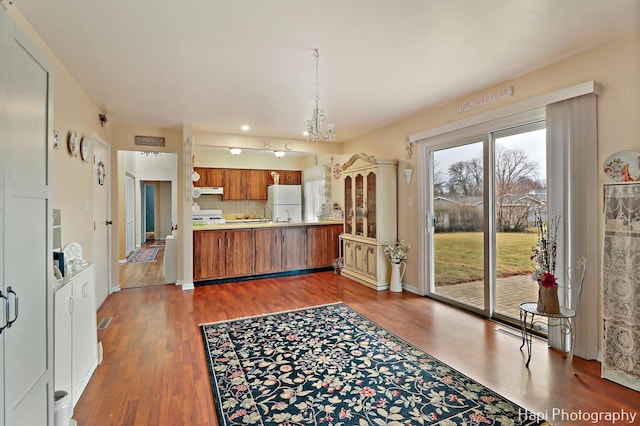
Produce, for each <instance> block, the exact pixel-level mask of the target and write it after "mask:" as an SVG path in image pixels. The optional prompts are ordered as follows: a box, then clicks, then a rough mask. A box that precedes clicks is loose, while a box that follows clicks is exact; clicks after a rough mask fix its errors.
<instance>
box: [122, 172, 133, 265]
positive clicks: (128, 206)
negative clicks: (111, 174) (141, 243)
mask: <svg viewBox="0 0 640 426" xmlns="http://www.w3.org/2000/svg"><path fill="white" fill-rule="evenodd" d="M125 185H126V188H125V200H124V202H125V244H126V245H125V248H126V256H129V255H130V254H131V252H132V251H133V249H134V248H135V244H136V243H135V229H136V226H135V214H136V200H135V188H136V181H135V179H134V178H133V176H131V175H126V181H125Z"/></svg>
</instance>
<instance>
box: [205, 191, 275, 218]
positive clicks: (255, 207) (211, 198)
mask: <svg viewBox="0 0 640 426" xmlns="http://www.w3.org/2000/svg"><path fill="white" fill-rule="evenodd" d="M194 201H195V202H197V203H198V205H199V206H200V209H201V210H211V209H220V210H222V217H224V218H225V219H235V218H236V217H237V216H245V215H249V216H252V215H253V216H255V215H257V216H259V215H260V214H261V213H262V212H263V211H264V206H265V205H266V204H267V202H266V201H255V200H251V201H246V200H245V201H222V200H221V199H220V196H219V195H201V196H200V197H199V198H197V199H196V200H194Z"/></svg>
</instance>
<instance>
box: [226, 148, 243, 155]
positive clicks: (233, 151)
mask: <svg viewBox="0 0 640 426" xmlns="http://www.w3.org/2000/svg"><path fill="white" fill-rule="evenodd" d="M229 152H230V153H231V155H233V156H236V155H240V153H242V150H241V149H240V148H229Z"/></svg>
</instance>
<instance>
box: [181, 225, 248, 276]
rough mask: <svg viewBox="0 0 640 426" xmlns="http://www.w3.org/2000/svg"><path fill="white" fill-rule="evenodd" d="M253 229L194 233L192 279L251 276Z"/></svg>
mask: <svg viewBox="0 0 640 426" xmlns="http://www.w3.org/2000/svg"><path fill="white" fill-rule="evenodd" d="M253 244H254V242H253V229H238V230H226V231H198V232H194V233H193V278H194V280H207V279H216V278H225V277H237V276H243V275H252V274H253Z"/></svg>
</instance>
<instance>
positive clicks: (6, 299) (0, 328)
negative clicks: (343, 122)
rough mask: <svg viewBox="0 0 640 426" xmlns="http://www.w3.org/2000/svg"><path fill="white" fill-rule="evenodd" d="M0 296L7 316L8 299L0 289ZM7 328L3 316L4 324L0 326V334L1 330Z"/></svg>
mask: <svg viewBox="0 0 640 426" xmlns="http://www.w3.org/2000/svg"><path fill="white" fill-rule="evenodd" d="M0 298H2V299H4V303H5V308H4V309H5V311H6V313H7V316H8V315H9V299H8V298H7V296H5V295H4V293H3V292H2V290H0ZM5 328H7V320H6V318H5V321H4V324H3V325H2V326H1V327H0V334H2V331H3V330H4V329H5Z"/></svg>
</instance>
